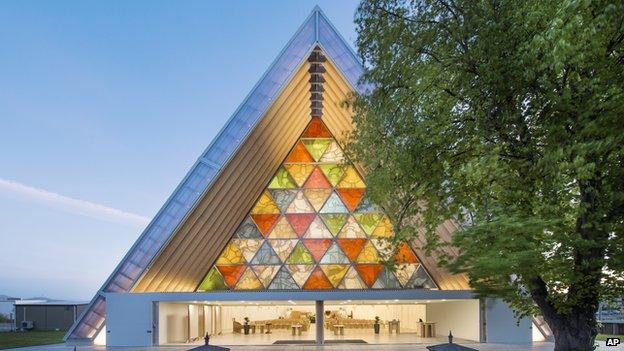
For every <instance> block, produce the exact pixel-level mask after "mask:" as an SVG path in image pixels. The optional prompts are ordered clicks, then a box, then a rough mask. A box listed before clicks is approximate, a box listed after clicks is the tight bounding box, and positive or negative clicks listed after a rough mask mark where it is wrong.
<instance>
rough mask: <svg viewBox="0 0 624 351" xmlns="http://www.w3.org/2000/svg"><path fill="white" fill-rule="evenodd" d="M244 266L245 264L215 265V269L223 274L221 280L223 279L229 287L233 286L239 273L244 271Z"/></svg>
mask: <svg viewBox="0 0 624 351" xmlns="http://www.w3.org/2000/svg"><path fill="white" fill-rule="evenodd" d="M246 267H247V266H243V265H238V266H223V265H217V269H218V270H219V272H220V273H221V275H222V276H223V280H225V283H226V284H227V285H228V286H229V287H230V289H233V288H234V286H235V285H236V282H237V281H238V278H240V276H241V274H243V271H245V268H246Z"/></svg>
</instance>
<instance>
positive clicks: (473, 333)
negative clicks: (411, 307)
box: [426, 300, 479, 341]
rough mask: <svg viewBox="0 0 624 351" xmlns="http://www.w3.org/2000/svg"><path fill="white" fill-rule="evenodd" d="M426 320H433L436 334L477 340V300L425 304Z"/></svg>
mask: <svg viewBox="0 0 624 351" xmlns="http://www.w3.org/2000/svg"><path fill="white" fill-rule="evenodd" d="M426 321H427V322H434V323H435V329H436V334H437V336H447V335H448V333H449V331H452V332H453V336H454V337H456V338H461V339H467V340H474V341H479V300H464V301H444V302H435V303H429V304H427V319H426Z"/></svg>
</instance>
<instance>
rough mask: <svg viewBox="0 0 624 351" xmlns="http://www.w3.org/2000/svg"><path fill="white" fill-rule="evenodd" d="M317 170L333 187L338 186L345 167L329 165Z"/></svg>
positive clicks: (321, 166)
mask: <svg viewBox="0 0 624 351" xmlns="http://www.w3.org/2000/svg"><path fill="white" fill-rule="evenodd" d="M319 168H320V169H321V171H322V172H323V174H325V177H326V178H327V179H328V180H329V182H330V183H331V185H333V186H336V185H338V183H339V182H340V181H341V180H342V177H344V174H345V171H346V167H345V166H343V165H339V164H331V163H329V164H322V165H319Z"/></svg>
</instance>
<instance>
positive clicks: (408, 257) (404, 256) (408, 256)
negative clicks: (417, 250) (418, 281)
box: [394, 243, 418, 263]
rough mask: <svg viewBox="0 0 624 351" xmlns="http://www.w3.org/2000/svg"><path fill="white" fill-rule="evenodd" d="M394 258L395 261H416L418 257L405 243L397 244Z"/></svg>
mask: <svg viewBox="0 0 624 351" xmlns="http://www.w3.org/2000/svg"><path fill="white" fill-rule="evenodd" d="M394 260H395V261H396V262H397V263H418V259H417V258H416V255H415V254H414V251H412V249H410V247H409V246H408V245H407V243H402V244H401V245H399V248H398V249H397V252H396V254H395V255H394Z"/></svg>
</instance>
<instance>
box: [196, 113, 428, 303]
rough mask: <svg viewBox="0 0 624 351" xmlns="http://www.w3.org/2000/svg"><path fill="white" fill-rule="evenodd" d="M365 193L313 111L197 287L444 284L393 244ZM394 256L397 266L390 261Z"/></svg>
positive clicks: (386, 223)
mask: <svg viewBox="0 0 624 351" xmlns="http://www.w3.org/2000/svg"><path fill="white" fill-rule="evenodd" d="M365 196H366V184H365V181H364V179H363V177H362V176H361V175H360V174H359V172H358V171H357V169H356V168H355V166H354V165H353V164H352V163H350V162H349V161H348V160H347V157H346V156H345V154H344V152H343V150H342V148H341V147H340V145H339V144H338V142H337V141H336V139H335V138H334V136H333V134H332V133H331V132H330V131H329V130H328V128H327V127H326V126H325V124H324V123H323V121H322V119H321V118H320V117H313V118H312V119H311V120H310V122H309V124H308V125H307V127H306V128H305V130H304V131H303V133H302V134H301V136H300V137H299V139H298V140H297V141H296V142H295V144H294V146H293V147H292V150H291V151H290V153H289V154H288V156H287V157H286V159H285V160H284V162H283V163H282V164H281V165H280V166H279V168H278V169H277V171H276V172H275V174H274V175H273V177H272V178H271V180H270V181H269V183H268V185H267V186H266V188H265V189H264V191H263V192H262V194H261V195H260V197H259V198H258V200H257V201H256V203H255V204H254V205H253V207H252V208H251V210H250V211H249V212H248V214H247V216H245V219H244V220H243V221H242V222H241V224H240V225H239V227H238V228H237V229H236V231H235V232H234V234H233V236H232V238H231V239H230V241H229V242H228V243H227V245H226V247H225V249H223V251H222V252H221V254H220V255H219V257H218V258H217V260H216V262H215V263H214V265H213V266H212V267H211V268H210V269H209V270H208V273H207V274H206V276H205V277H204V278H203V280H202V282H201V283H200V284H199V286H198V288H197V291H218V290H271V289H280V290H299V289H304V290H310V289H366V288H373V289H398V288H428V289H429V288H437V286H436V285H435V283H434V282H433V280H432V279H431V278H430V277H429V275H428V274H427V273H426V270H425V269H424V268H423V267H422V265H421V264H420V262H419V261H418V258H417V256H416V254H415V253H414V252H413V250H412V249H411V248H410V247H409V245H406V244H402V245H399V247H398V248H394V247H393V245H392V244H391V241H390V239H392V236H393V235H394V232H393V229H392V225H391V224H390V220H389V219H388V217H387V216H386V215H385V214H384V213H383V212H382V211H381V210H380V209H379V207H376V206H372V205H370V201H368V200H365ZM360 204H367V205H366V206H360ZM392 261H394V262H396V263H398V267H397V269H396V271H395V270H390V269H387V268H384V264H387V263H391V262H392ZM382 271H383V274H381V272H382ZM243 272H244V273H243ZM277 272H280V274H276V273H277ZM347 272H350V274H348V275H347Z"/></svg>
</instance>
